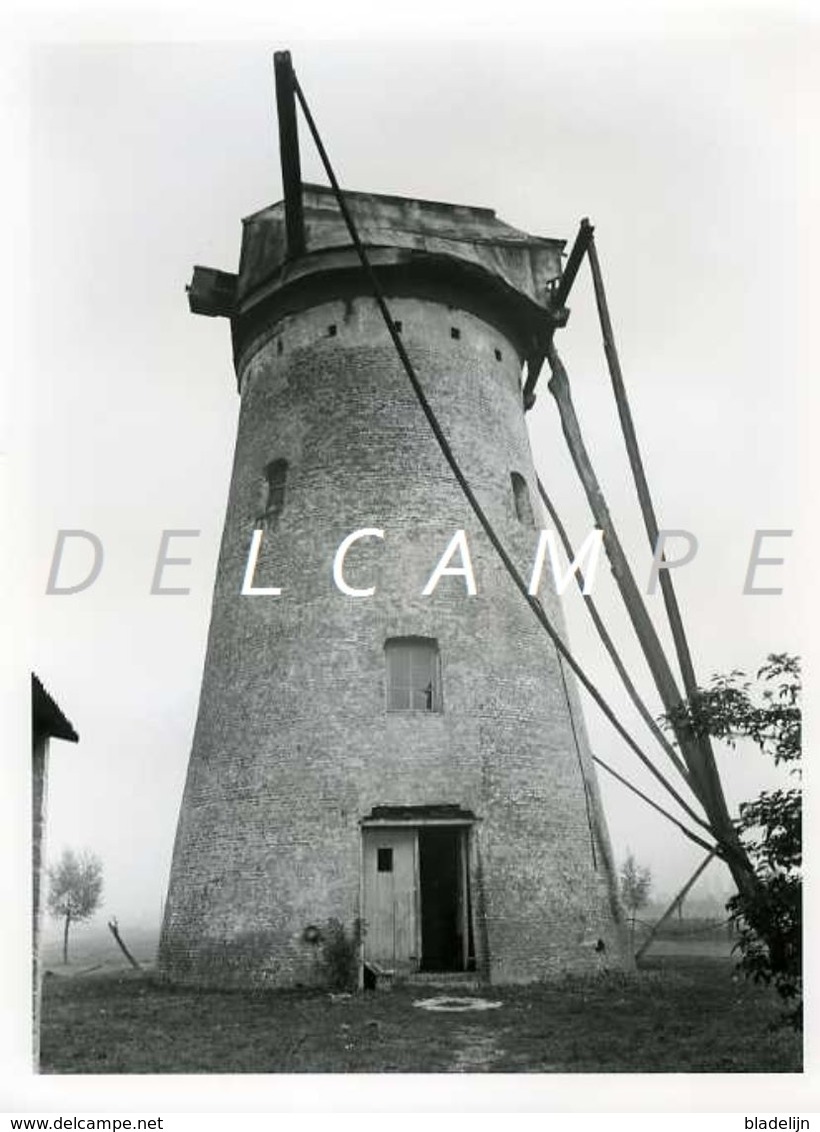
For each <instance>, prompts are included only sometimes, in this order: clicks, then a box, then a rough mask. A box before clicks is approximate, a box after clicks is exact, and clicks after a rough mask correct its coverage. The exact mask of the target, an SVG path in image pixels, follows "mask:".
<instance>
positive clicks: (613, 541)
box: [547, 341, 757, 897]
mask: <svg viewBox="0 0 820 1132" xmlns="http://www.w3.org/2000/svg"><path fill="white" fill-rule="evenodd" d="M547 360H548V361H549V364H550V369H551V370H552V377H551V379H550V382H549V390H550V393H551V394H552V395H553V397H554V398H555V402H556V405H557V406H558V412H559V414H560V417H561V426H562V428H563V431H564V436H565V438H566V441H567V446H568V448H569V451H570V455H571V457H572V461H573V463H574V465H575V470H576V471H577V473H578V477H579V479H580V480H581V483H582V485H583V488H584V492H585V494H586V497H587V502H588V503H589V507H590V510H591V511H592V514H593V517H594V519H595V525H596V526H598V527H600V529H601V530H602V531H603V540H604V550H605V551H606V554H607V557H608V558H609V561H610V565H611V567H612V575H613V578H614V579H615V583H616V585H617V586H618V589H619V591H620V593H621V597H622V599H623V602H624V605H625V606H626V610H627V613H628V614H629V618H630V621H631V622H632V626H633V628H634V630H635V633H636V636H637V637H638V640H639V641H640V644H641V648H642V650H643V654H644V656H645V657H646V662H647V664H648V666H649V670H650V672H651V673H652V678H653V680H654V682H655V686H656V688H657V690H658V694H659V695H660V698H661V702H662V703H663V707H664V712H665V714H666V716H667V717H668V718H669V720H670V723H671V724H672V726H673V728H674V731H675V738H676V739H677V741H678V746H679V747H680V751H681V754H682V755H683V759H684V762H685V763H686V767H687V771H688V774H687V775H686V781H687V783H688V785H689V787H690V789H691V790H692V791H693V793H694V794H695V796H696V797H697V799H698V801H699V802H700V804H701V805H702V806H703V809H704V811H705V812H706V816H707V817H708V819H709V827H710V830H711V832H712V834H713V835H714V837H715V839H716V840H717V841H718V842H719V843H720V846H721V850H722V854H723V856H724V857H725V859H726V863H727V865H728V866H729V868H730V870H731V873H732V876H733V878H734V881H735V883H736V884H737V886H738V889H739V890H740V892H741V893H742V894H744V895H745V896H748V897H751V896H753V894H754V893H755V892H756V886H757V880H756V877H755V873H754V869H753V868H752V865H751V862H750V861H749V857H748V854H747V853H746V850H745V849H744V847H743V844H742V843H741V840H740V837H739V835H738V832H737V830H736V829H735V826H734V823H733V822H732V819H731V817H730V816H729V810H728V807H727V805H726V799H725V797H724V794H723V787H722V785H721V782H720V778H719V776H718V773H717V768H716V766H715V762H714V758H713V757H712V755H711V747H704V744H702V743H701V742H700V741H699V739H698V737H697V735H696V734H695V732H694V730H693V728H692V727H691V726H690V725H689V724H688V722H687V721H686V720H682V719H681V718H680V714H679V709H680V707H681V704H682V697H681V693H680V691H679V690H678V686H677V682H676V680H675V677H674V675H673V673H672V669H671V668H670V666H669V662H668V660H667V659H666V654H665V652H664V650H663V646H662V645H661V642H660V640H659V639H658V634H657V633H656V631H655V627H654V625H653V624H652V620H651V618H650V616H649V612H648V610H647V608H646V605H645V603H644V601H643V598H642V597H641V594H640V590H639V589H638V586H637V583H636V581H635V576H634V574H633V573H632V570H631V568H630V566H629V562H628V560H627V557H626V554H625V553H624V550H623V547H622V546H621V542H620V539H619V538H618V535H617V532H616V529H615V525H614V523H613V522H612V517H611V515H610V513H609V507H608V506H607V503H606V499H605V498H604V494H603V491H602V490H601V485H600V483H599V482H598V477H597V476H596V475H595V471H594V469H593V466H592V461H591V460H590V458H589V453H588V452H587V448H586V445H585V443H584V439H583V436H582V434H581V426H580V424H579V422H578V418H577V416H576V413H575V406H574V405H573V402H572V394H571V392H570V386H569V379H568V377H567V373H566V370H565V369H564V364H563V362H562V361H561V359H560V357H559V356H558V351H557V350H556V348H555V343H554V341H550V342H549V344H548V347H547Z"/></svg>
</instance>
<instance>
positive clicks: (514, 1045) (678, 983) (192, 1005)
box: [41, 955, 801, 1073]
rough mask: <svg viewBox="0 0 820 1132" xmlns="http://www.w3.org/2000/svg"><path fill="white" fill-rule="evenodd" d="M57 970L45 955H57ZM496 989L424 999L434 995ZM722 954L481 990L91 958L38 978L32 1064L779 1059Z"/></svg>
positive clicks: (219, 1069) (773, 1011)
mask: <svg viewBox="0 0 820 1132" xmlns="http://www.w3.org/2000/svg"><path fill="white" fill-rule="evenodd" d="M55 970H56V968H55ZM437 993H439V994H442V993H454V994H470V993H475V994H479V995H481V996H482V997H485V998H489V999H492V1000H493V1001H500V1002H501V1003H502V1005H501V1007H500V1008H497V1009H493V1010H487V1011H486V1012H484V1013H432V1012H428V1011H426V1010H423V1009H419V1008H418V1007H417V1006H415V1005H414V1002H415V1001H416V1000H418V999H422V998H429V997H431V996H433V995H435V994H437ZM778 1017H779V1005H778V1002H777V1000H776V998H775V997H774V996H773V995H772V994H771V993H770V992H769V991H767V990H766V989H764V988H760V987H755V986H754V985H752V984H749V983H747V982H745V981H744V980H742V979H738V978H737V976H735V975H734V973H733V969H732V964H731V961H729V960H728V959H726V958H725V957H714V956H712V957H709V956H705V957H704V956H695V957H693V956H684V955H669V956H664V955H659V956H656V957H654V958H648V959H647V960H646V963H645V966H644V968H643V969H642V970H641V971H639V972H637V973H636V974H632V975H623V974H618V973H613V974H611V975H607V976H602V977H598V978H584V979H582V978H574V979H573V978H567V979H565V980H564V981H562V982H556V983H552V984H543V985H542V984H539V985H535V986H529V987H515V988H512V987H504V988H500V987H489V988H485V989H484V990H482V991H480V992H468V991H451V992H445V991H437V990H436V989H434V988H431V987H418V986H416V987H398V988H395V989H394V990H392V991H390V992H378V993H366V994H363V995H353V996H350V997H338V996H331V995H328V994H327V993H324V992H310V991H305V990H299V991H270V992H258V993H251V992H240V991H207V992H202V991H193V990H189V989H175V988H171V987H167V986H164V985H162V984H160V983H158V982H156V981H155V980H154V979H153V978H152V976H151V975H150V974H147V975H140V974H138V973H137V972H131V971H129V972H124V971H120V972H116V971H105V970H101V971H100V970H98V971H97V972H91V973H87V974H80V975H77V976H75V977H73V978H66V977H64V976H60V975H59V974H54V975H52V976H51V977H49V978H47V979H46V981H45V985H44V1002H43V1030H42V1043H41V1058H42V1071H43V1072H45V1073H298V1072H328V1073H383V1072H388V1073H389V1072H396V1073H399V1072H401V1073H427V1072H429V1073H432V1072H486V1071H490V1072H499V1073H530V1072H532V1073H629V1072H642V1073H675V1072H706V1073H712V1072H714V1073H733V1072H738V1073H752V1072H754V1073H788V1072H799V1071H800V1069H801V1042H800V1039H799V1037H798V1036H797V1035H795V1034H794V1033H793V1032H791V1031H790V1030H788V1029H785V1028H783V1027H782V1026H777V1025H773V1024H775V1023H776V1022H777V1019H778Z"/></svg>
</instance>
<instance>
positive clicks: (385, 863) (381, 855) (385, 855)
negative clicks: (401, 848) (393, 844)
mask: <svg viewBox="0 0 820 1132" xmlns="http://www.w3.org/2000/svg"><path fill="white" fill-rule="evenodd" d="M376 872H377V873H392V872H393V850H392V849H377V850H376Z"/></svg>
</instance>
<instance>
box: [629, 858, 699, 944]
mask: <svg viewBox="0 0 820 1132" xmlns="http://www.w3.org/2000/svg"><path fill="white" fill-rule="evenodd" d="M716 855H717V847H715V848H714V849H712V850H711V851H710V852H709V853H707V855H706V856H705V857H704V859H703V860H702V861H701V863H700V864H699V865H698V867H697V868H696V869H695V871H694V872H693V873H692V875H691V876H690V878H689V880H688V881H687V882H686V884H685V885H684V886H683V888H682V889H681V890H680V892H678V893H677V894H676V895H675V899H674V900H673V901H672V903H671V904H670V905H669V907H668V908H667V909H666V911H665V912H664V914H663V915H662V916H661V918H660V919H659V920H658V921H657V922H656V923H654V924H653V925H652V930H651V931H650V933H649V935H648V936H647V937H646V939H645V940H644V941H643V943H642V944H641V946H640V947H639V948H638V950H637V951H636V952H635V959H636V960H638V959H640V957H641V956H642V955H643V954H644V952H646V951H647V950H648V949H649V945H650V943H651V942H652V940H653V939H654V938H655V936H656V935H657V934H658V932H659V931H660V929H661V927H662V926H663V925H664V924H665V923H666V921H667V920H668V919H669V917H670V916H671V915H672V913H673V912H674V911H675V909H676V908H677V907H678V905H679V904H680V903H681V901H682V900H683V898H684V897H685V896H686V894H687V892H689V890H690V889H691V888H693V887H694V885H695V881H696V880H697V879H698V877H699V876H700V874H701V873H702V872H703V871H704V869H705V868H706V866H707V865H708V864H709V862H710V861H712V860H713V859H714V857H715V856H716Z"/></svg>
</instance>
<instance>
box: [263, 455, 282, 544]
mask: <svg viewBox="0 0 820 1132" xmlns="http://www.w3.org/2000/svg"><path fill="white" fill-rule="evenodd" d="M287 478H288V462H287V460H271V462H270V463H269V464H266V465H265V481H264V484H263V486H262V492H263V500H262V510H261V513H260V515H259V517H258V522H260V523H264V524H265V525H266V526H268V527H275V526H276V524H277V523H278V522H279V516H280V515H281V514H282V511H283V509H284V506H285V482H286V480H287Z"/></svg>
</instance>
